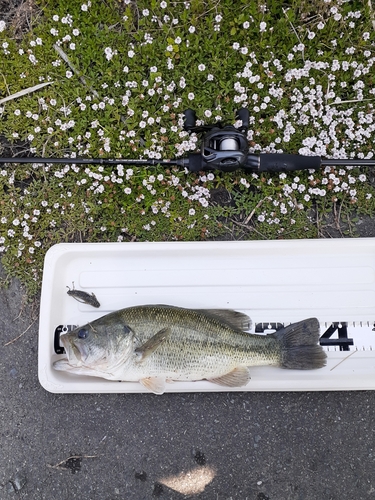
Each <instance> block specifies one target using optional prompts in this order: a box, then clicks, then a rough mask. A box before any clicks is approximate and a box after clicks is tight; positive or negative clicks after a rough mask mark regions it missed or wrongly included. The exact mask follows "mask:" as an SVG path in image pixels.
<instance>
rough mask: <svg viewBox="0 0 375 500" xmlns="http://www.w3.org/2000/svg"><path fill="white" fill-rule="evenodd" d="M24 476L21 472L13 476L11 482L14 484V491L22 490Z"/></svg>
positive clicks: (24, 482)
mask: <svg viewBox="0 0 375 500" xmlns="http://www.w3.org/2000/svg"><path fill="white" fill-rule="evenodd" d="M26 481H27V480H26V476H24V475H23V474H16V477H15V478H14V481H13V484H14V489H15V490H16V491H19V490H22V488H23V487H24V486H25V484H26Z"/></svg>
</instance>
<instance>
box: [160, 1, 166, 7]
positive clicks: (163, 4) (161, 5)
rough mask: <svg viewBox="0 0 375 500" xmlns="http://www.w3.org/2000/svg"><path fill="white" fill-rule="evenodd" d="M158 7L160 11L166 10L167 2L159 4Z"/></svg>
mask: <svg viewBox="0 0 375 500" xmlns="http://www.w3.org/2000/svg"><path fill="white" fill-rule="evenodd" d="M160 7H161V8H162V9H166V8H167V2H164V1H163V2H160Z"/></svg>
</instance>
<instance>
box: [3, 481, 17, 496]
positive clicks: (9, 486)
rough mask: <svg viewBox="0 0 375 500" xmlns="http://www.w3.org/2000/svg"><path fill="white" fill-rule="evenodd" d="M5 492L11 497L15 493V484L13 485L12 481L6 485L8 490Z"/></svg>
mask: <svg viewBox="0 0 375 500" xmlns="http://www.w3.org/2000/svg"><path fill="white" fill-rule="evenodd" d="M5 491H6V492H7V493H8V494H9V495H11V494H12V493H15V490H14V486H13V484H12V483H11V482H10V481H8V482H7V484H6V488H5Z"/></svg>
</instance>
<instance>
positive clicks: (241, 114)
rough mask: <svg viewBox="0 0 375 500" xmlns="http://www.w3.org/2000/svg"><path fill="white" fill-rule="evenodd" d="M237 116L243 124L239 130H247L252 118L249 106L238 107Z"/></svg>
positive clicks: (243, 131)
mask: <svg viewBox="0 0 375 500" xmlns="http://www.w3.org/2000/svg"><path fill="white" fill-rule="evenodd" d="M236 118H237V119H238V120H241V121H242V125H241V128H240V129H239V130H240V131H241V132H242V133H245V132H247V129H248V128H249V118H250V113H249V110H248V109H247V108H241V109H238V110H237V112H236Z"/></svg>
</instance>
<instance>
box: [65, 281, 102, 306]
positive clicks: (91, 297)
mask: <svg viewBox="0 0 375 500" xmlns="http://www.w3.org/2000/svg"><path fill="white" fill-rule="evenodd" d="M67 288H69V287H68V286H67ZM66 293H67V294H68V295H70V296H71V297H73V299H76V300H78V302H82V303H83V304H89V305H90V306H93V307H100V303H99V301H98V299H97V298H96V296H95V294H94V293H91V294H89V293H87V292H84V291H83V290H76V289H75V288H74V281H73V288H72V289H70V288H69V290H68V291H67V292H66Z"/></svg>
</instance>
